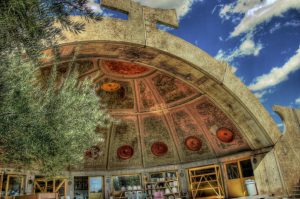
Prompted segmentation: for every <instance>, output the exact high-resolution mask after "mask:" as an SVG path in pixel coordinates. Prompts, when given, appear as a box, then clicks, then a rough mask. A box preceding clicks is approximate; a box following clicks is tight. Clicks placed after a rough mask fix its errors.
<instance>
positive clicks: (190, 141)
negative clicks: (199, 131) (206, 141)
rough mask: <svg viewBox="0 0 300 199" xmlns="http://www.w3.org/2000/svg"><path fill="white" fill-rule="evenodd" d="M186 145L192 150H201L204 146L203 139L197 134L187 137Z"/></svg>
mask: <svg viewBox="0 0 300 199" xmlns="http://www.w3.org/2000/svg"><path fill="white" fill-rule="evenodd" d="M184 143H185V146H186V147H187V148H188V149H189V150H191V151H199V150H200V149H201V147H202V141H201V140H200V139H199V138H197V137H196V136H189V137H187V138H186V139H185V142H184Z"/></svg>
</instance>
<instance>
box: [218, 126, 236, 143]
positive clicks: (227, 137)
mask: <svg viewBox="0 0 300 199" xmlns="http://www.w3.org/2000/svg"><path fill="white" fill-rule="evenodd" d="M217 137H218V139H219V140H221V141H222V142H225V143H229V142H232V140H233V139H234V133H233V132H232V131H231V130H229V129H228V128H225V127H222V128H219V129H218V130H217Z"/></svg>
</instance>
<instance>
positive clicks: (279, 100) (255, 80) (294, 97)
mask: <svg viewBox="0 0 300 199" xmlns="http://www.w3.org/2000/svg"><path fill="white" fill-rule="evenodd" d="M136 1H137V2H140V3H141V4H143V5H147V6H151V7H158V8H175V9H176V10H177V15H178V17H179V22H180V25H179V28H178V29H167V31H168V32H170V33H172V34H174V35H176V36H178V37H181V38H183V39H185V40H186V41H188V42H190V43H193V44H194V45H196V46H198V47H199V48H201V49H203V50H204V51H206V52H207V53H209V54H210V55H211V56H213V57H215V58H217V59H219V60H224V61H227V62H228V63H230V65H231V66H233V72H235V74H236V75H237V76H238V77H239V78H241V79H242V81H243V82H244V83H245V84H246V85H247V86H248V87H249V89H250V90H251V91H252V92H253V93H254V94H255V95H256V96H257V97H258V98H259V100H260V101H261V102H262V104H263V105H264V106H265V107H266V108H267V110H268V111H269V112H270V114H271V115H272V117H273V118H274V119H275V120H276V122H277V123H278V124H279V126H281V125H282V124H281V120H280V119H279V117H278V116H277V115H276V114H274V113H273V111H272V106H273V105H275V104H277V105H282V106H290V107H294V108H300V0H136ZM90 5H91V6H92V7H93V8H94V9H95V10H97V11H100V12H101V9H99V1H97V0H90Z"/></svg>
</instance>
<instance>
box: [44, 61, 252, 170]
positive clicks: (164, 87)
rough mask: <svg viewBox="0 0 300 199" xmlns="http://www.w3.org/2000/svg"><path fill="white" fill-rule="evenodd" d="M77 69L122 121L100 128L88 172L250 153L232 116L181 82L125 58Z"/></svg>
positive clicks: (84, 64) (89, 153)
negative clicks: (88, 79)
mask: <svg viewBox="0 0 300 199" xmlns="http://www.w3.org/2000/svg"><path fill="white" fill-rule="evenodd" d="M68 64H70V63H68V62H65V63H63V64H61V65H60V67H58V68H59V69H58V71H62V70H64V71H66V68H67V66H68ZM75 66H76V67H75V68H76V69H77V70H78V72H79V74H80V75H81V78H91V79H92V80H93V82H95V90H96V93H97V95H98V96H99V98H100V101H101V102H102V103H105V104H106V105H107V107H108V109H109V111H110V112H111V113H112V115H113V116H114V117H116V118H117V121H118V122H116V123H114V124H112V125H111V127H110V128H108V129H101V130H99V129H98V131H99V132H101V133H103V134H104V136H103V137H104V140H103V141H102V142H101V143H99V145H97V146H93V147H91V148H90V149H87V150H86V152H85V159H86V163H85V165H84V167H85V169H89V168H90V169H93V170H95V169H99V170H103V169H108V170H110V169H121V168H125V167H126V168H142V167H152V166H159V165H169V164H177V163H184V162H192V161H197V160H199V161H200V160H205V159H209V158H214V157H218V156H223V155H225V154H228V153H234V152H240V151H244V150H247V149H249V146H248V144H247V141H246V140H245V139H244V138H243V137H242V134H241V132H240V130H239V129H238V128H237V127H236V126H235V124H234V123H233V122H232V121H231V120H230V118H228V117H227V116H226V115H225V114H224V112H223V111H222V110H221V109H220V108H219V107H218V106H216V105H215V104H214V103H213V102H212V101H211V100H210V99H208V97H207V96H205V95H204V94H202V93H200V92H199V91H197V90H196V89H194V88H193V87H191V86H190V85H188V84H186V83H185V82H183V81H182V80H180V79H178V78H174V77H171V76H170V75H168V74H165V73H163V72H161V71H158V70H156V69H154V68H152V67H149V66H144V65H140V64H138V63H130V62H124V61H120V60H100V59H92V60H80V61H78V62H76V65H75ZM47 70H49V69H47V67H46V68H45V69H44V73H45V75H47V74H46V73H47ZM48 72H49V71H48ZM61 74H63V73H61Z"/></svg>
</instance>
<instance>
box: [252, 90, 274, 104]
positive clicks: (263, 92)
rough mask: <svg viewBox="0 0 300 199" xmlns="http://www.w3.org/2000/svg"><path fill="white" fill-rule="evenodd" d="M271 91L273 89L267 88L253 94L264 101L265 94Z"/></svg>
mask: <svg viewBox="0 0 300 199" xmlns="http://www.w3.org/2000/svg"><path fill="white" fill-rule="evenodd" d="M273 92H274V91H273V90H271V89H267V90H263V91H258V92H255V93H254V95H255V97H257V98H258V99H259V100H260V101H261V102H264V101H265V100H266V99H265V96H266V95H268V94H271V93H273Z"/></svg>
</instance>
